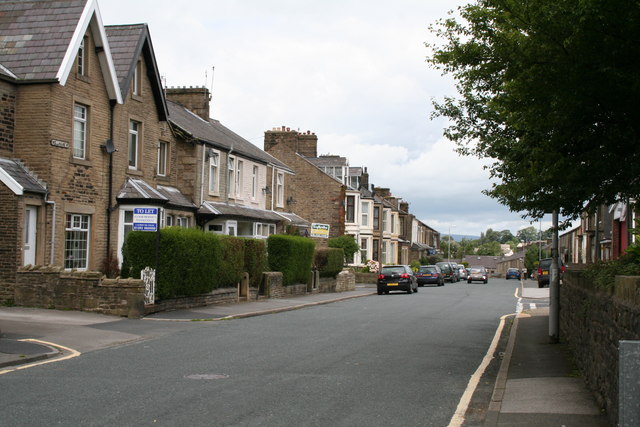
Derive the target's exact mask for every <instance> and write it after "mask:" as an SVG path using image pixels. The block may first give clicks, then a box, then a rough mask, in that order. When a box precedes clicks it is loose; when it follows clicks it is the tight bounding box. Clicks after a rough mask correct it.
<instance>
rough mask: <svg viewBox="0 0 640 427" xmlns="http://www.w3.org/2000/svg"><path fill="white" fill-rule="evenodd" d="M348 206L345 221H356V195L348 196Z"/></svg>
mask: <svg viewBox="0 0 640 427" xmlns="http://www.w3.org/2000/svg"><path fill="white" fill-rule="evenodd" d="M346 202H347V208H346V218H345V221H346V222H348V223H354V222H356V196H347V200H346Z"/></svg>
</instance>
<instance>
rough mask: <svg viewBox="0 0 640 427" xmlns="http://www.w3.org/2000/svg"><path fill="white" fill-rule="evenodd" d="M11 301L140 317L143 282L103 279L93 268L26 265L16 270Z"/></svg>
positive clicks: (27, 305)
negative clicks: (67, 268)
mask: <svg viewBox="0 0 640 427" xmlns="http://www.w3.org/2000/svg"><path fill="white" fill-rule="evenodd" d="M14 296H15V304H16V305H20V306H26V307H40V308H53V309H71V310H81V311H90V312H94V313H102V314H112V315H116V316H128V317H132V318H139V317H142V316H143V314H144V283H143V282H142V280H137V279H107V278H105V277H104V276H103V274H102V273H100V272H95V271H83V272H77V271H65V270H64V269H63V268H62V267H34V266H28V267H24V268H22V269H20V270H18V272H17V274H16V286H15V292H14Z"/></svg>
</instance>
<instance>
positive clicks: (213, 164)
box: [209, 153, 219, 193]
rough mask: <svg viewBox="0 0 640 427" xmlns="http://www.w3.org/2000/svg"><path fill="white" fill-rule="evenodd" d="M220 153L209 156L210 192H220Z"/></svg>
mask: <svg viewBox="0 0 640 427" xmlns="http://www.w3.org/2000/svg"><path fill="white" fill-rule="evenodd" d="M218 159H219V156H218V153H214V154H213V156H211V157H209V192H210V193H217V192H218Z"/></svg>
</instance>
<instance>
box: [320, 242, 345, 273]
mask: <svg viewBox="0 0 640 427" xmlns="http://www.w3.org/2000/svg"><path fill="white" fill-rule="evenodd" d="M313 265H314V267H315V268H316V269H317V270H318V271H319V272H320V277H335V276H336V275H337V274H338V273H340V272H341V271H342V267H343V266H344V250H343V249H342V248H320V249H317V250H316V253H315V256H314V260H313Z"/></svg>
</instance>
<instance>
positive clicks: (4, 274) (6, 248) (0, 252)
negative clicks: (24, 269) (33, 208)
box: [0, 184, 22, 303]
mask: <svg viewBox="0 0 640 427" xmlns="http://www.w3.org/2000/svg"><path fill="white" fill-rule="evenodd" d="M20 206H21V203H20V198H19V197H18V196H16V195H15V194H14V193H13V192H12V191H11V190H9V188H7V187H5V186H4V185H2V184H0V217H2V221H0V235H2V240H1V243H0V303H2V302H5V301H14V295H13V292H14V284H15V281H16V270H17V268H18V266H19V265H20V263H21V262H22V253H21V251H20V250H19V248H20V242H21V240H22V233H21V230H22V226H21V224H20V223H19V222H18V219H19V218H21V215H20V213H19V208H20Z"/></svg>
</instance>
